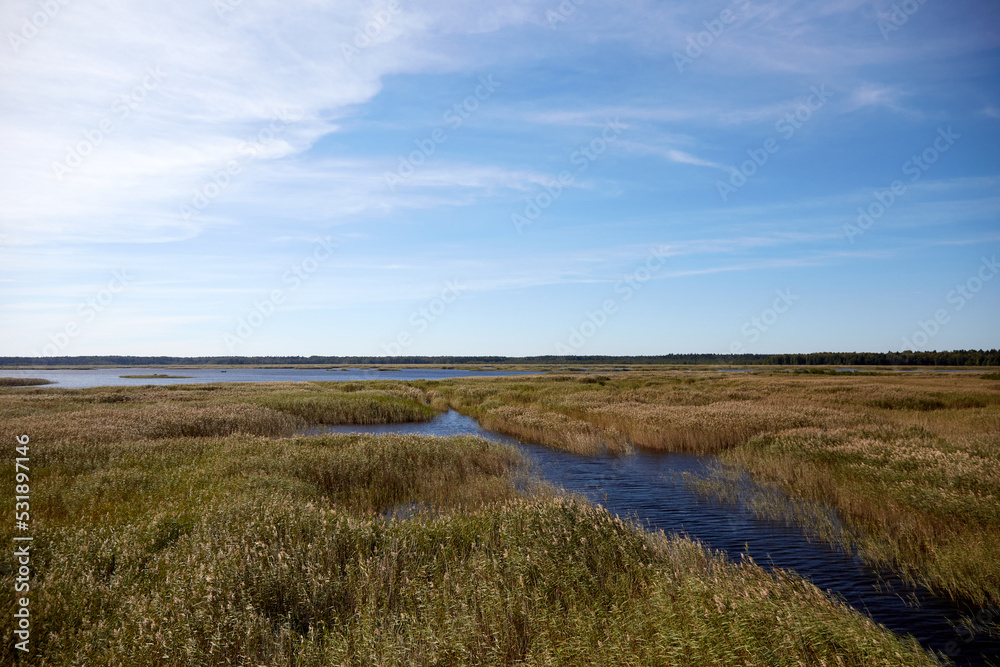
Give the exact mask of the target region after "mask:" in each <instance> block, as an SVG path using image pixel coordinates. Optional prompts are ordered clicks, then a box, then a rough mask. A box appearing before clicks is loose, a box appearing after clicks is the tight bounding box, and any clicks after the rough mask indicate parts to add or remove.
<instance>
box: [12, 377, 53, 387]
mask: <svg viewBox="0 0 1000 667" xmlns="http://www.w3.org/2000/svg"><path fill="white" fill-rule="evenodd" d="M43 384H52V381H51V380H45V379H42V378H0V387H34V386H38V385H43Z"/></svg>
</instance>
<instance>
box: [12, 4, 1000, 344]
mask: <svg viewBox="0 0 1000 667" xmlns="http://www.w3.org/2000/svg"><path fill="white" fill-rule="evenodd" d="M0 36H3V43H2V44H0V146H3V151H2V152H0V198H2V201H3V202H4V205H3V207H2V209H0V309H2V312H3V317H2V321H0V332H2V338H0V340H2V343H3V344H2V345H0V354H2V355H32V356H34V355H46V356H50V355H56V354H58V355H77V354H79V355H83V354H139V355H145V354H169V355H229V354H240V355H256V354H302V355H310V354H330V355H338V354H344V355H348V354H359V355H371V354H407V355H410V354H416V355H419V354H456V355H461V354H504V355H529V354H557V353H563V354H660V353H671V352H731V351H734V352H811V351H823V350H838V351H853V350H866V351H895V350H902V349H922V350H931V349H937V350H942V349H956V348H992V347H997V346H998V343H1000V336H998V331H1000V326H998V325H1000V277H998V276H996V274H997V273H998V272H1000V268H997V266H996V264H995V259H994V258H995V257H996V255H997V254H1000V253H998V250H1000V224H998V223H1000V187H998V186H1000V153H998V150H997V149H998V147H1000V86H998V85H997V84H998V81H1000V49H998V46H1000V7H998V6H997V5H996V4H995V3H988V2H985V1H980V2H971V1H965V0H954V1H950V2H944V1H943V0H924V1H923V2H919V1H918V0H907V2H900V3H898V4H897V3H892V2H883V1H880V0H879V1H874V2H872V1H860V0H831V1H829V2H804V1H798V2H795V1H789V0H775V1H770V0H768V1H765V0H760V1H751V0H726V1H722V2H693V1H677V2H653V1H629V2H600V1H597V0H586V2H580V3H577V2H574V0H566V1H565V2H561V3H560V2H558V1H556V0H550V1H548V2H535V1H532V0H511V1H497V2H489V3H454V2H443V1H433V0H427V1H421V2H417V1H408V0H393V1H389V2H383V1H381V0H380V1H376V2H355V1H351V0H345V1H341V2H336V3H333V2H323V1H320V0H309V1H304V0H303V1H298V2H269V1H267V0H213V1H212V2H209V1H208V0H200V1H197V2H196V1H194V0H178V1H177V2H173V3H170V4H169V6H167V7H164V6H159V3H145V2H138V1H136V2H121V1H116V2H111V1H104V2H102V1H99V0H50V2H48V3H40V2H30V1H20V0H13V1H10V2H5V3H4V5H3V7H2V8H0ZM894 188H895V191H894ZM862 212H865V213H867V217H862V216H861V213H862ZM994 278H995V279H994Z"/></svg>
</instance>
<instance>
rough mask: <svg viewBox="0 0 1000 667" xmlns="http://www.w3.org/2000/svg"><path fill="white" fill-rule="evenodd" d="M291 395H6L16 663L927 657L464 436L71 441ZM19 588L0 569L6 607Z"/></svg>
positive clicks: (220, 422)
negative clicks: (24, 552)
mask: <svg viewBox="0 0 1000 667" xmlns="http://www.w3.org/2000/svg"><path fill="white" fill-rule="evenodd" d="M383 390H384V391H389V392H395V393H394V394H393V395H396V396H399V397H403V398H405V397H406V396H407V395H408V394H407V392H408V391H415V390H413V389H412V388H409V390H407V389H392V388H391V387H390V388H384V387H383ZM19 391H21V392H27V391H29V390H19ZM30 391H32V392H34V391H38V390H30ZM42 391H50V390H42ZM302 391H303V392H304V393H315V394H317V395H320V396H321V395H323V394H324V393H325V392H327V391H329V390H328V389H327V388H326V387H323V386H318V387H315V388H312V389H309V388H305V389H302ZM365 391H367V389H366V387H364V386H362V387H354V388H351V389H350V391H345V392H344V393H357V394H359V395H364V392H365ZM288 393H289V387H288V386H286V385H280V386H269V387H241V388H229V387H225V388H222V387H216V388H212V387H200V388H191V389H183V390H180V389H178V390H164V389H161V388H148V387H146V388H133V389H127V390H94V391H83V392H65V390H62V391H59V392H57V393H56V394H53V395H50V396H40V397H39V396H35V395H34V394H32V395H28V394H27V393H20V394H19V393H17V392H15V391H13V390H11V391H10V392H0V414H4V415H6V414H13V415H17V416H16V417H14V421H18V424H17V426H18V427H20V426H25V425H27V426H33V427H38V431H36V432H31V431H27V432H28V433H30V435H31V437H32V441H31V457H32V507H33V509H34V512H33V517H32V522H33V536H34V538H35V541H34V542H33V543H32V545H33V546H32V549H33V550H32V561H31V563H32V568H33V579H32V589H31V614H32V616H31V618H32V643H31V648H32V653H31V655H30V657H29V663H28V664H54V665H62V664H81V665H121V666H122V667H133V666H134V667H139V666H142V667H147V666H148V665H185V666H186V665H213V666H214V665H234V664H248V665H249V664H254V665H296V666H301V665H317V666H318V665H328V664H344V665H445V664H503V665H515V664H519V665H534V664H539V665H541V664H560V665H578V664H615V665H620V664H657V665H692V666H694V667H698V666H701V665H720V664H731V665H744V664H761V665H764V664H766V665H820V664H829V665H834V664H841V665H858V666H861V665H865V666H867V665H893V666H895V665H932V664H935V662H934V660H933V659H932V658H931V657H930V656H928V655H927V654H926V653H924V652H923V651H922V650H921V649H920V648H919V646H918V645H917V644H916V643H915V642H913V641H912V640H902V639H900V638H898V637H896V636H894V635H893V634H892V633H890V632H888V631H886V630H885V629H883V628H880V627H878V626H876V625H875V624H874V623H872V622H871V621H870V620H868V619H866V618H865V617H863V616H861V615H860V614H858V613H857V612H854V611H852V610H850V609H848V608H847V607H845V606H844V605H842V604H840V603H838V602H835V601H832V600H830V599H829V598H828V597H826V596H825V595H824V594H823V593H822V592H820V591H819V590H818V589H816V588H815V587H814V586H812V585H811V584H809V583H807V582H805V581H803V580H802V579H799V578H798V577H795V576H793V575H791V574H788V573H780V572H779V573H775V574H770V573H768V572H766V571H764V570H763V569H761V568H759V567H757V566H756V565H755V564H753V563H752V562H745V563H743V564H740V565H731V564H727V562H726V561H725V560H724V559H723V558H722V557H720V556H719V555H717V554H712V553H710V552H708V551H706V550H705V549H704V548H703V547H701V546H700V545H699V544H697V543H695V542H692V541H690V540H686V539H683V538H679V537H667V536H665V535H663V534H661V533H658V534H650V533H645V532H643V531H642V530H641V529H640V528H638V527H636V526H633V525H631V524H629V523H626V522H623V521H622V520H621V519H618V518H617V517H614V516H612V515H611V514H609V513H608V512H607V511H605V510H603V509H601V508H599V507H595V506H592V505H590V504H588V503H586V502H583V501H581V500H577V499H572V498H567V497H563V496H561V495H559V494H558V493H556V492H555V491H554V490H551V489H548V488H547V487H544V486H540V485H532V484H531V483H530V477H526V475H528V472H527V471H526V470H525V469H524V468H523V462H522V461H521V459H520V457H519V456H518V455H517V454H516V453H515V452H514V451H513V450H511V449H508V448H506V447H503V446H500V445H496V444H492V443H489V442H486V441H483V440H480V439H477V438H471V437H462V438H449V439H441V438H417V437H404V436H378V437H376V436H364V435H356V434H352V435H336V436H320V437H275V436H273V435H258V434H251V433H246V432H243V431H241V432H239V433H236V434H228V435H219V434H205V433H204V432H201V431H199V432H196V433H188V434H187V435H184V436H183V437H176V436H174V435H171V434H165V432H164V431H162V430H158V429H157V428H154V427H147V426H146V425H140V426H136V427H134V428H126V427H115V428H110V429H108V430H106V431H94V432H93V433H94V437H92V438H91V439H89V440H88V439H87V438H86V437H85V435H86V434H87V433H91V432H92V431H91V429H95V428H96V427H97V426H98V425H99V424H100V423H101V422H103V421H109V420H119V421H122V422H123V423H127V422H130V421H131V420H135V419H136V418H138V419H139V420H140V421H143V420H145V421H151V422H155V417H156V415H159V417H160V418H164V419H165V418H166V415H168V414H169V413H170V411H177V414H178V415H182V416H183V417H186V418H190V417H195V416H201V417H204V416H205V415H206V414H214V415H216V419H215V421H211V420H208V421H205V423H206V424H209V426H208V427H206V432H207V431H213V430H221V431H223V432H226V431H227V430H228V429H229V428H230V426H229V425H231V424H239V425H241V428H244V427H246V431H254V430H264V429H265V426H260V425H258V426H253V424H254V423H255V422H254V419H256V417H251V414H254V415H261V414H270V413H263V412H253V413H246V412H245V411H246V410H249V409H252V410H254V411H261V410H270V412H273V413H274V415H278V417H274V416H273V415H272V416H271V417H268V419H292V420H295V419H303V420H304V419H305V417H304V416H302V415H291V414H289V413H288V412H286V411H282V410H281V409H271V408H263V407H261V406H260V405H253V403H255V402H257V401H258V400H261V399H266V398H267V397H268V395H273V396H276V398H274V400H275V401H276V405H283V404H284V403H282V402H283V401H286V400H288V396H287V394H288ZM111 399H113V400H111ZM428 400H432V399H430V398H428ZM26 405H28V406H32V405H33V406H35V408H36V409H37V411H38V412H37V413H36V414H35V415H31V414H25V410H27V409H29V408H26ZM311 409H312V408H310V410H311ZM227 414H228V415H229V416H228V417H226V415H227ZM32 419H37V421H35V422H32V421H31V420H32ZM267 423H268V424H270V423H271V422H267ZM9 424H10V422H8V421H5V422H4V428H3V430H4V431H5V433H4V436H5V437H7V436H8V435H9V434H10V433H13V432H16V431H17V430H18V429H15V430H14V431H11V430H10V428H9ZM182 426H183V424H181V423H180V417H178V424H177V425H176V428H182ZM171 428H175V426H171ZM191 428H194V427H191ZM266 428H271V426H266ZM8 439H9V438H8ZM11 502H12V500H11V496H7V497H4V498H2V499H0V511H4V512H7V511H8V510H9V511H12V510H13V507H12V505H11ZM404 509H405V510H406V511H402V510H404ZM10 531H11V524H10V522H7V523H6V524H0V539H3V540H7V542H8V544H9V543H10V538H11V532H10ZM14 576H15V573H14V569H13V566H12V561H11V559H0V588H2V590H3V593H2V597H0V608H2V609H6V610H10V609H11V607H12V606H13V599H12V596H13V591H14V587H13V583H14V582H13V580H14ZM0 655H2V656H3V661H4V663H5V664H9V663H13V662H15V661H16V660H19V659H20V658H21V656H19V655H17V652H16V651H15V650H14V649H13V646H12V642H5V643H4V645H3V648H2V649H0Z"/></svg>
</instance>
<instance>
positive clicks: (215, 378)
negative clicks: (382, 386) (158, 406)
mask: <svg viewBox="0 0 1000 667" xmlns="http://www.w3.org/2000/svg"><path fill="white" fill-rule="evenodd" d="M533 374H536V373H531V372H530V371H466V370H457V369H440V368H407V369H402V370H398V371H376V370H359V369H347V370H341V369H339V368H336V369H334V370H327V369H325V368H227V369H219V368H175V367H168V368H87V369H80V370H72V369H52V370H49V369H42V370H22V369H6V368H0V377H13V378H42V379H45V380H51V381H52V382H55V383H56V384H54V385H52V384H50V385H41V386H46V387H64V388H67V389H84V388H87V387H109V386H131V387H135V386H140V385H147V384H159V385H164V384H194V383H205V382H316V381H321V382H322V381H326V382H330V381H333V382H347V381H354V380H445V379H448V378H457V377H494V376H499V375H533ZM122 375H171V376H178V375H182V376H185V377H183V378H145V379H139V378H123V377H121V376H122Z"/></svg>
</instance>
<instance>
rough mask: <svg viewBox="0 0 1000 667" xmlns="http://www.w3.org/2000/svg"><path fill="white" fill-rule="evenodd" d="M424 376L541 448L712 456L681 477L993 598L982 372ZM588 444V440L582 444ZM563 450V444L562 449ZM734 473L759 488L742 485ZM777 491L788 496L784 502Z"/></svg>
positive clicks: (993, 538) (997, 494)
mask: <svg viewBox="0 0 1000 667" xmlns="http://www.w3.org/2000/svg"><path fill="white" fill-rule="evenodd" d="M493 380H495V381H490V382H484V381H482V380H481V379H478V378H476V379H468V380H448V381H444V382H432V383H424V384H423V385H422V386H424V387H425V388H426V389H428V390H433V391H436V392H439V393H440V394H441V395H442V396H445V397H446V398H447V399H448V401H449V404H450V405H451V407H453V408H455V409H457V410H460V411H463V412H465V413H466V414H470V415H473V416H476V417H479V418H480V419H484V420H486V421H485V422H484V423H488V424H490V426H491V427H492V428H496V429H498V430H503V431H505V432H513V434H515V435H519V434H518V433H517V432H516V431H517V430H518V428H520V422H521V420H522V419H523V418H522V417H521V415H525V414H529V415H531V417H532V421H531V424H532V427H533V428H532V429H530V430H526V431H525V433H524V435H525V436H526V437H530V439H532V440H533V441H535V442H538V443H540V444H544V445H548V446H550V447H555V448H560V449H568V450H570V451H574V449H573V448H572V447H571V446H570V445H568V444H567V438H566V435H565V432H566V431H567V430H568V429H567V428H566V426H565V424H566V423H570V422H568V421H567V420H572V421H571V423H572V424H573V426H574V428H575V429H576V430H577V431H579V432H586V433H588V434H592V435H591V436H590V437H592V438H593V439H594V441H597V442H599V441H600V440H601V439H602V438H609V439H611V438H624V439H625V440H626V442H627V443H629V444H632V445H635V446H639V447H645V448H649V449H655V450H660V451H683V452H694V453H699V454H719V455H721V456H722V459H723V460H724V461H726V462H728V463H729V464H730V465H731V466H732V467H731V468H730V469H728V470H726V469H724V468H720V472H719V473H718V474H717V476H716V478H715V479H714V480H700V481H698V482H696V486H698V487H699V488H701V489H702V490H703V491H708V490H709V489H712V490H713V492H714V493H715V495H718V496H720V497H723V498H729V499H736V498H738V499H739V502H747V503H750V504H751V505H752V506H753V507H754V508H755V509H756V510H757V511H758V512H759V513H760V514H761V515H766V516H770V517H773V518H778V519H782V520H790V521H793V522H795V523H798V524H800V525H802V526H804V527H806V528H807V529H808V530H809V531H810V532H811V533H813V534H816V535H819V536H821V537H823V538H824V539H827V540H829V541H830V542H834V543H837V544H841V545H843V546H845V548H849V549H854V550H857V551H858V553H860V554H861V556H862V557H863V558H864V559H865V560H866V561H867V562H869V563H870V564H872V565H875V566H878V567H888V568H891V569H892V570H894V571H896V572H898V573H899V574H901V575H903V576H904V577H906V578H908V579H910V580H912V581H915V582H918V583H920V584H922V585H924V586H926V587H928V588H930V589H931V590H933V591H935V592H937V593H939V594H942V595H946V596H950V597H953V598H956V599H960V600H964V601H968V602H971V603H972V604H974V605H979V606H988V605H994V606H995V605H997V604H1000V558H997V557H996V554H997V553H1000V478H998V477H997V475H998V474H1000V473H998V471H1000V383H997V382H995V380H994V379H993V374H987V375H984V376H983V375H978V374H976V375H973V374H934V373H906V374H891V373H887V374H880V375H867V374H866V375H855V374H851V375H837V374H831V373H828V372H825V373H808V374H799V375H793V374H789V373H781V372H760V373H740V374H738V375H736V374H734V375H726V376H724V377H723V374H720V373H711V372H692V371H686V372H679V373H668V372H658V373H654V372H644V373H637V372H630V373H625V374H617V375H613V376H608V375H604V376H601V375H589V376H582V377H581V376H567V375H562V376H560V375H552V376H546V377H534V378H517V379H510V378H504V379H496V378H494V379H493ZM596 449H597V448H591V450H589V452H590V453H593V452H594V451H595V450H596ZM577 451H579V450H577ZM742 471H749V473H750V474H751V475H752V477H753V479H754V480H755V481H756V482H757V483H758V484H759V486H758V487H757V492H756V493H755V494H751V495H750V496H747V495H746V494H745V493H743V491H741V490H739V489H738V488H737V487H736V486H734V481H735V480H737V479H739V478H740V476H741V475H742ZM789 498H791V500H792V501H793V502H791V503H790V502H788V499H789Z"/></svg>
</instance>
